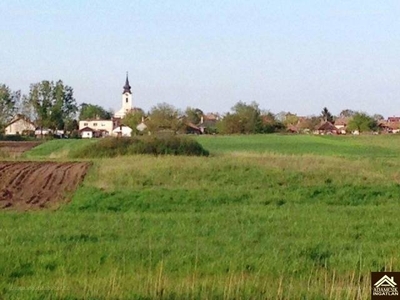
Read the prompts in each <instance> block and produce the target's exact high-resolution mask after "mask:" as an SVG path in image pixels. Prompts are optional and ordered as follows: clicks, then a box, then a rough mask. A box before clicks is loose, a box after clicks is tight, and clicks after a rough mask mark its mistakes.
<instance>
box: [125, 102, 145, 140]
mask: <svg viewBox="0 0 400 300" xmlns="http://www.w3.org/2000/svg"><path fill="white" fill-rule="evenodd" d="M143 118H144V111H143V109H140V108H136V109H135V111H134V112H130V113H127V114H126V115H125V117H124V118H123V119H122V124H124V125H126V126H128V127H130V128H132V134H133V135H136V134H138V133H139V131H138V130H137V128H136V127H137V126H138V125H139V124H140V123H141V122H142V119H143Z"/></svg>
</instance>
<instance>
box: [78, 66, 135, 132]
mask: <svg viewBox="0 0 400 300" xmlns="http://www.w3.org/2000/svg"><path fill="white" fill-rule="evenodd" d="M121 104H122V105H121V109H120V110H118V111H117V112H116V113H115V114H114V116H113V118H112V119H111V120H101V119H90V120H82V121H79V133H80V135H81V137H82V138H93V137H105V136H131V133H132V128H129V127H128V126H124V125H123V124H122V122H121V121H122V119H123V118H124V117H125V115H126V114H128V113H131V112H135V108H133V105H132V91H131V86H130V85H129V78H128V73H126V79H125V85H124V86H123V91H122V101H121Z"/></svg>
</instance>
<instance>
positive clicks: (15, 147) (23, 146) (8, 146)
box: [0, 141, 42, 157]
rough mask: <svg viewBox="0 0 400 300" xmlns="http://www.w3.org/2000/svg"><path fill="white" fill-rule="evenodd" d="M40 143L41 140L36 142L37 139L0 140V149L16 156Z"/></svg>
mask: <svg viewBox="0 0 400 300" xmlns="http://www.w3.org/2000/svg"><path fill="white" fill-rule="evenodd" d="M41 143H42V142H38V141H33V142H8V141H2V142H0V151H1V152H4V153H6V154H8V155H10V156H11V157H16V156H20V155H21V154H22V153H24V152H25V151H28V150H30V149H32V148H33V147H36V146H37V145H39V144H41Z"/></svg>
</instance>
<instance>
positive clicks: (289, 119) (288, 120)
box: [283, 112, 299, 126]
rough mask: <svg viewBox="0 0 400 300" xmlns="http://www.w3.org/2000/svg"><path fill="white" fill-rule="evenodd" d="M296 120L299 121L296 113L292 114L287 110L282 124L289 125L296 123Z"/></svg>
mask: <svg viewBox="0 0 400 300" xmlns="http://www.w3.org/2000/svg"><path fill="white" fill-rule="evenodd" d="M298 122H299V117H298V116H297V115H296V114H292V113H290V112H289V113H287V114H286V116H285V119H284V121H283V124H285V126H289V125H296V124H297V123H298Z"/></svg>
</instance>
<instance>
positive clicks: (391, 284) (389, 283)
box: [374, 275, 397, 288]
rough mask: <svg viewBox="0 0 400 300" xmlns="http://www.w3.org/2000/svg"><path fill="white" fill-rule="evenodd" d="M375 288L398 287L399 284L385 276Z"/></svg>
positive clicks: (392, 278)
mask: <svg viewBox="0 0 400 300" xmlns="http://www.w3.org/2000/svg"><path fill="white" fill-rule="evenodd" d="M374 286H375V287H385V286H387V287H392V288H394V287H396V286H397V283H396V282H394V277H389V276H387V275H385V276H383V277H382V278H381V279H379V280H378V281H377V282H376V283H375V284H374Z"/></svg>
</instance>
